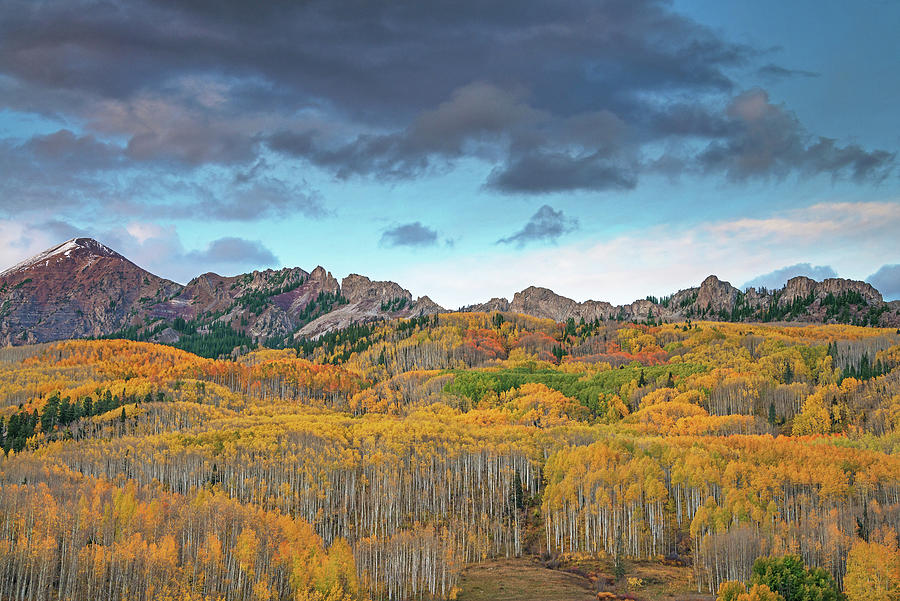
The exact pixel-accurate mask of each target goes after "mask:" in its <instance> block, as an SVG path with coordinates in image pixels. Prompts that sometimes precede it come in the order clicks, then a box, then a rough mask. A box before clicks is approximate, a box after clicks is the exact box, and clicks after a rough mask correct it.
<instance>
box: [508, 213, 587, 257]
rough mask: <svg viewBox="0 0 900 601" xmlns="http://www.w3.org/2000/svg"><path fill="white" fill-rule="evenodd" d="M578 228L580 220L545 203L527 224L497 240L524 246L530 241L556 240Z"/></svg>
mask: <svg viewBox="0 0 900 601" xmlns="http://www.w3.org/2000/svg"><path fill="white" fill-rule="evenodd" d="M576 229H578V220H577V219H574V218H571V217H566V215H565V214H564V213H563V212H562V211H557V210H555V209H554V208H553V207H551V206H549V205H544V206H542V207H541V208H540V209H538V210H537V212H536V213H535V214H534V215H532V216H531V219H529V220H528V223H526V224H525V226H524V227H523V228H522V229H521V230H519V231H518V232H516V233H515V234H512V235H511V236H507V237H506V238H500V239H499V240H497V244H515V245H516V246H518V247H520V248H521V247H523V246H525V245H526V244H528V243H530V242H555V241H556V240H557V239H558V238H559V237H560V236H562V235H563V234H568V233H570V232H574V231H575V230H576Z"/></svg>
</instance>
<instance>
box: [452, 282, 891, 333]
mask: <svg viewBox="0 0 900 601" xmlns="http://www.w3.org/2000/svg"><path fill="white" fill-rule="evenodd" d="M461 310H462V311H489V312H492V311H509V312H512V313H524V314H527V315H532V316H534V317H543V318H547V319H553V320H555V321H566V320H567V319H570V318H571V319H574V320H576V321H579V320H582V319H583V320H585V321H594V320H598V321H606V320H620V321H656V322H659V321H680V320H685V319H709V320H720V321H747V322H753V321H786V322H812V323H850V324H858V325H873V326H874V325H878V326H884V327H896V326H900V301H892V302H884V299H883V298H882V296H881V293H879V292H878V291H877V290H876V289H875V288H873V287H872V286H871V285H870V284H867V283H865V282H858V281H854V280H845V279H840V278H830V279H826V280H824V281H822V282H817V281H815V280H811V279H809V278H806V277H802V276H801V277H795V278H793V279H791V280H789V281H788V282H787V284H786V285H785V286H784V287H783V288H781V289H779V290H765V289H762V290H756V289H754V288H749V289H747V290H746V291H742V290H739V289H737V288H735V287H734V286H732V285H731V284H730V283H728V282H724V281H722V280H720V279H719V278H717V277H716V276H714V275H711V276H709V277H708V278H706V279H705V280H703V282H702V283H701V284H700V286H697V287H694V288H687V289H685V290H681V291H679V292H676V293H674V294H672V295H671V296H668V297H664V298H662V299H657V298H654V297H648V298H646V299H642V300H636V301H634V302H633V303H630V304H627V305H613V304H611V303H608V302H605V301H595V300H587V301H584V302H577V301H574V300H572V299H570V298H566V297H565V296H561V295H559V294H556V293H555V292H553V291H552V290H549V289H547V288H540V287H537V286H530V287H528V288H526V289H525V290H522V291H521V292H517V293H516V294H515V295H514V296H513V300H512V302H510V301H508V300H507V299H505V298H492V299H491V300H489V301H487V302H485V303H480V304H475V305H470V306H468V307H464V308H463V309H461Z"/></svg>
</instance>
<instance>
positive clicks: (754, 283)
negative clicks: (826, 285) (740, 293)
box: [743, 263, 837, 290]
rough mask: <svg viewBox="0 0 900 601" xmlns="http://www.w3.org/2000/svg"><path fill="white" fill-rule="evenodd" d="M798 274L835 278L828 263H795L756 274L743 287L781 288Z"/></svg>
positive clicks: (819, 277) (817, 278) (813, 277)
mask: <svg viewBox="0 0 900 601" xmlns="http://www.w3.org/2000/svg"><path fill="white" fill-rule="evenodd" d="M798 275H802V276H806V277H808V278H812V279H814V280H819V281H821V280H824V279H826V278H836V277H837V273H835V271H834V269H832V268H831V266H830V265H812V264H810V263H797V264H796V265H788V266H787V267H782V268H781V269H776V270H775V271H772V272H770V273H766V274H763V275H758V276H756V277H755V278H753V279H752V280H750V281H748V282H747V283H745V284H744V286H743V288H744V289H747V288H757V289H759V288H768V289H769V290H774V289H777V288H782V287H784V285H785V284H786V283H787V281H788V280H789V279H791V278H794V277H797V276H798Z"/></svg>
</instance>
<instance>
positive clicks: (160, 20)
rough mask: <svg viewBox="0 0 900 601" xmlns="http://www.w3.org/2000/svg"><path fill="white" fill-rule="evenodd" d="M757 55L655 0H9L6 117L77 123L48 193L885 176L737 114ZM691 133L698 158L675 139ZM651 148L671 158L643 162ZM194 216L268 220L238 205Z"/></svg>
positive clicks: (779, 115)
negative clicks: (676, 175)
mask: <svg viewBox="0 0 900 601" xmlns="http://www.w3.org/2000/svg"><path fill="white" fill-rule="evenodd" d="M760 56H761V55H760V53H758V52H756V51H755V50H754V49H752V48H750V47H747V46H745V45H741V44H736V43H732V42H730V41H728V40H725V39H723V38H722V37H721V36H720V35H718V34H717V33H715V32H713V31H712V30H710V29H709V28H706V27H704V26H701V25H699V24H697V23H695V22H693V21H691V20H690V19H688V18H686V17H683V16H680V15H678V14H676V13H674V12H672V9H671V5H670V4H669V3H668V2H665V1H663V0H609V1H606V2H586V1H583V0H561V1H559V2H550V3H548V2H542V1H538V0H524V1H523V0H515V1H514V0H504V1H497V2H489V3H485V2H482V1H480V0H462V1H450V0H440V1H436V2H363V1H356V0H352V1H350V0H348V1H341V2H334V1H326V0H315V1H310V2H302V3H301V2H272V3H261V4H260V3H256V4H253V5H250V4H248V3H246V2H239V1H237V0H230V1H224V2H223V1H212V0H209V1H201V0H194V1H189V2H175V1H174V0H159V1H155V2H153V1H150V0H133V1H127V2H126V1H120V2H100V1H94V0H80V1H72V2H33V1H31V0H9V1H8V2H5V3H3V4H2V5H0V108H7V109H12V110H18V111H26V112H32V113H38V114H41V115H43V116H45V117H47V118H51V119H59V120H61V121H65V122H75V123H81V124H83V131H82V132H80V133H73V132H69V133H68V134H64V133H62V132H57V134H58V137H59V139H58V140H42V141H36V140H33V141H32V142H33V143H34V145H35V146H38V145H40V144H43V147H42V148H40V149H38V148H37V147H36V148H35V149H34V150H33V152H34V155H33V156H34V157H35V160H36V161H38V162H40V163H42V164H43V162H44V161H46V162H47V164H49V163H50V162H52V161H57V163H58V165H59V169H58V172H53V173H51V175H50V177H51V179H52V180H53V182H49V183H48V184H47V185H51V186H52V185H54V182H58V186H59V187H65V185H66V183H67V178H78V177H81V173H82V171H84V170H85V169H100V168H110V169H111V168H122V169H144V170H153V169H157V170H173V169H175V170H181V173H182V174H188V173H195V172H197V171H199V170H200V169H202V168H205V167H207V166H210V165H213V166H217V167H221V168H223V169H226V170H231V171H232V172H233V173H231V178H230V179H233V180H234V181H236V182H238V183H239V184H242V185H244V184H248V183H249V181H248V180H242V179H241V178H242V177H243V175H242V174H247V173H249V172H250V170H251V169H252V166H253V165H255V164H258V163H259V161H260V159H261V158H263V155H264V154H265V153H275V154H278V155H281V156H282V157H285V158H287V159H289V160H299V161H305V162H308V163H309V164H312V165H315V166H317V167H319V168H321V169H324V170H326V171H327V172H329V173H331V174H333V175H334V176H336V177H338V178H351V177H375V178H379V179H385V178H386V179H401V178H414V177H420V176H423V175H427V174H429V173H431V172H433V171H434V170H441V169H445V168H450V167H452V166H453V163H454V161H456V160H458V159H460V158H463V157H477V158H479V159H481V160H483V161H486V162H487V163H488V164H489V165H491V167H492V172H491V175H490V178H489V180H488V181H487V182H486V185H487V186H488V187H490V188H494V189H497V190H500V191H504V192H515V193H546V192H558V191H567V190H606V189H623V188H624V189H627V188H632V187H634V186H636V185H637V184H638V181H639V176H640V175H641V174H642V173H644V172H648V171H653V170H656V169H658V168H659V166H660V165H663V164H667V165H670V166H674V165H680V166H682V167H683V168H684V169H687V170H693V171H699V172H709V173H726V174H727V175H728V176H729V177H731V178H732V179H736V180H740V179H746V178H749V177H767V176H772V175H774V176H779V177H780V176H783V175H785V174H787V173H791V172H800V173H829V174H832V175H835V176H847V177H851V178H854V179H856V180H864V179H868V180H877V179H879V178H881V177H883V176H884V174H885V173H886V172H887V171H888V170H889V169H890V167H891V166H892V165H893V162H894V155H893V154H891V153H889V152H886V151H878V150H866V149H863V148H861V147H858V146H855V145H841V144H839V143H838V142H836V141H833V140H828V139H825V138H819V137H816V136H814V135H811V134H808V133H807V132H806V131H805V130H804V129H803V128H802V126H801V125H800V124H799V123H798V122H797V121H796V119H795V118H794V117H793V115H792V114H790V113H789V112H788V111H787V110H786V109H784V108H783V107H780V106H776V105H771V104H769V103H768V99H767V98H766V99H765V102H764V105H765V106H766V107H768V108H767V109H766V110H765V111H764V112H763V114H762V115H761V116H759V117H755V118H751V119H747V118H746V116H745V115H743V114H742V112H741V109H740V107H741V106H744V105H746V104H748V103H751V104H752V102H753V98H754V97H756V96H758V95H759V94H760V93H761V91H754V92H750V93H749V95H747V94H744V95H740V94H738V95H736V94H737V93H738V92H737V90H739V85H738V84H737V83H735V81H734V80H733V77H734V76H735V73H737V72H739V71H740V70H742V69H743V70H747V69H753V68H756V65H755V61H757V60H758V59H759V58H760ZM758 69H759V74H761V75H767V76H770V77H771V76H780V77H783V76H789V75H804V74H805V73H804V72H802V71H799V70H791V69H786V68H784V67H781V66H779V65H775V64H769V65H765V66H763V67H760V68H758ZM685 97H687V98H691V99H692V104H686V103H684V102H683V101H679V100H676V99H678V98H685ZM729 99H731V100H732V101H731V103H730V105H729ZM726 105H728V108H727V109H725V110H723V109H722V108H721V107H723V106H726ZM736 107H737V108H736ZM66 135H68V139H64V138H65V137H66ZM698 139H699V140H702V141H703V142H704V143H705V144H706V147H705V150H704V151H703V152H702V154H701V155H700V156H699V157H698V156H696V155H695V154H694V153H692V152H689V151H687V150H685V149H686V148H691V146H690V144H679V142H682V141H685V142H695V141H696V140H698ZM111 140H113V141H114V142H111ZM658 143H665V144H666V145H667V146H668V147H672V148H676V149H678V150H669V151H667V152H668V154H667V156H665V157H663V158H662V159H656V160H654V161H648V160H647V159H645V158H643V157H644V154H645V153H644V149H645V148H646V147H647V145H650V144H658ZM79 145H81V147H83V148H87V147H88V146H91V145H93V147H95V148H96V149H97V150H98V151H99V152H98V153H96V157H97V158H95V159H91V160H92V161H95V162H94V163H91V162H90V161H91V160H88V159H86V158H85V157H84V154H85V153H80V152H77V151H76V150H70V151H66V150H65V148H66V147H68V148H70V149H76V148H77V147H78V146H79ZM67 152H68V153H69V154H66V153H67ZM40 153H43V154H40ZM54 153H55V154H54ZM76 159H77V160H76ZM0 176H2V177H10V176H12V177H19V176H18V175H17V174H16V173H15V171H13V170H12V169H6V168H4V167H0ZM92 183H94V184H97V185H101V184H102V182H99V181H94V182H92ZM101 187H102V186H101ZM100 192H103V190H101V191H100ZM105 192H106V193H107V194H108V195H112V196H115V195H119V194H118V193H119V192H121V191H120V190H106V191H105ZM92 196H95V195H94V194H92ZM101 196H102V194H101ZM251 197H252V195H247V196H246V198H247V199H249V198H251ZM301 204H302V203H301ZM266 206H269V207H277V206H278V205H277V202H269V204H268V205H266ZM305 206H307V207H308V209H307V210H308V211H309V212H312V213H315V212H316V211H317V209H316V208H315V206H316V205H315V203H314V202H313V203H310V202H307V203H306V205H305ZM197 208H198V209H199V212H198V214H200V215H209V216H212V217H214V218H215V216H216V215H218V214H221V215H224V216H225V217H223V218H226V219H239V218H242V217H241V216H242V215H246V216H248V217H247V218H254V217H253V216H254V215H256V214H259V212H255V211H254V210H253V208H252V206H251V203H249V202H248V203H247V205H246V206H244V205H241V204H240V203H239V202H238V201H237V199H233V203H232V204H230V205H227V206H226V208H225V209H224V210H222V211H218V212H217V211H209V210H203V206H202V202H200V203H199V204H198V206H197ZM271 210H274V211H276V212H277V211H278V210H277V209H271ZM265 212H266V210H265V209H264V210H263V211H262V213H263V214H264V213H265ZM301 212H302V211H301Z"/></svg>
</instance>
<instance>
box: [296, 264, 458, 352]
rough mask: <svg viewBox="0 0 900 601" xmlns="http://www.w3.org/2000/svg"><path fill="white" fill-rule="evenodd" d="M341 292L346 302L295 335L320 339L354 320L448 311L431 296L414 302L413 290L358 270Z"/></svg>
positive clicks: (342, 283)
mask: <svg viewBox="0 0 900 601" xmlns="http://www.w3.org/2000/svg"><path fill="white" fill-rule="evenodd" d="M341 295H342V296H343V298H344V299H346V300H347V304H346V305H342V306H340V307H337V308H336V309H334V310H333V311H330V312H329V313H327V314H325V315H322V316H321V317H318V318H316V319H315V320H313V321H311V322H310V323H308V324H306V325H305V326H303V327H302V328H301V329H300V330H299V331H298V332H297V333H296V334H295V338H303V337H306V338H316V337H318V336H321V335H322V334H324V333H325V332H330V331H332V330H336V329H341V328H346V327H347V326H349V325H350V324H353V323H365V322H369V321H376V320H383V319H395V318H401V317H420V316H422V315H432V314H434V313H441V312H443V311H444V308H443V307H441V306H440V305H438V304H437V303H435V302H434V301H432V300H431V299H430V298H428V297H427V296H422V297H419V298H418V299H417V300H415V301H413V300H412V294H411V293H410V292H409V290H406V289H405V288H403V287H401V286H400V285H399V284H397V283H395V282H380V281H372V280H370V279H369V278H367V277H365V276H362V275H359V274H355V273H354V274H350V275H348V276H347V277H345V278H344V279H343V280H342V281H341Z"/></svg>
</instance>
